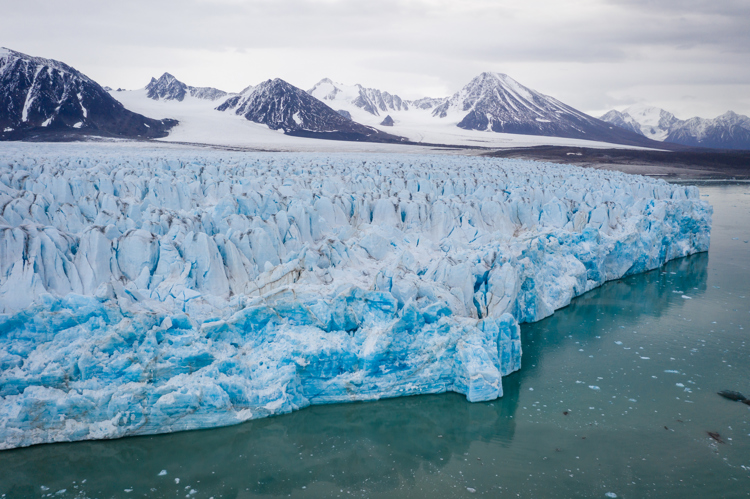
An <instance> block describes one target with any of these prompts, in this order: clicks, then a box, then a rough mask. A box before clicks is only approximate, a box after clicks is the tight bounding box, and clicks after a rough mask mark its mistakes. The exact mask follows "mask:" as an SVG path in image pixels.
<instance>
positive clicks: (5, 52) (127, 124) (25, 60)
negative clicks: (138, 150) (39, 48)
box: [0, 48, 177, 140]
mask: <svg viewBox="0 0 750 499" xmlns="http://www.w3.org/2000/svg"><path fill="white" fill-rule="evenodd" d="M176 124H177V122H176V121H174V120H154V119H151V118H147V117H145V116H142V115H140V114H136V113H133V112H131V111H128V110H127V109H125V107H124V106H123V105H122V104H121V103H120V102H118V101H117V100H116V99H114V98H113V97H111V96H110V94H109V93H107V91H106V90H104V89H103V88H102V87H101V86H100V85H99V84H98V83H96V82H95V81H94V80H92V79H90V78H89V77H87V76H86V75H84V74H82V73H80V72H79V71H76V70H75V69H73V68H72V67H70V66H68V65H67V64H64V63H62V62H59V61H54V60H51V59H42V58H41V57H31V56H28V55H26V54H22V53H20V52H15V51H13V50H9V49H5V48H0V140H20V139H30V138H34V137H42V138H43V137H51V136H53V135H57V136H66V137H71V136H72V137H76V136H83V135H99V136H105V137H121V138H133V139H137V138H141V139H145V138H159V137H166V136H167V135H168V132H169V130H170V129H171V128H172V127H173V126H175V125H176Z"/></svg>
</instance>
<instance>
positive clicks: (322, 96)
mask: <svg viewBox="0 0 750 499" xmlns="http://www.w3.org/2000/svg"><path fill="white" fill-rule="evenodd" d="M307 93H308V94H310V95H312V96H313V97H315V98H316V99H319V100H321V101H323V102H324V103H326V104H328V105H329V106H330V107H336V105H335V104H333V103H334V102H335V101H341V102H346V103H351V104H354V105H355V106H357V107H358V108H360V109H363V110H365V111H367V112H368V113H370V114H372V115H374V116H380V112H381V111H382V112H384V113H387V112H388V111H408V110H409V103H408V101H405V100H404V99H402V98H401V97H399V96H398V95H394V94H390V93H388V92H383V91H380V90H377V89H375V88H365V87H363V86H362V85H360V84H359V83H357V84H356V85H344V84H341V83H334V82H333V81H331V80H330V79H329V78H323V79H322V80H320V81H319V82H318V83H316V84H315V86H314V87H313V88H311V89H310V90H308V91H307Z"/></svg>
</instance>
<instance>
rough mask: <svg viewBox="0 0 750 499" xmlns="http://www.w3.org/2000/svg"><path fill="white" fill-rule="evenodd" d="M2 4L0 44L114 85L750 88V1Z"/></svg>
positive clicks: (555, 91) (411, 89) (608, 96)
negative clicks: (166, 76) (331, 80)
mask: <svg viewBox="0 0 750 499" xmlns="http://www.w3.org/2000/svg"><path fill="white" fill-rule="evenodd" d="M0 11H2V12H3V16H2V18H0V33H2V35H1V36H2V39H0V44H2V45H7V46H9V47H11V48H14V49H17V50H21V51H27V52H29V53H33V54H35V55H40V56H45V57H54V58H58V59H61V60H64V61H66V62H69V63H71V64H73V65H74V66H76V67H77V68H78V69H80V70H82V71H84V72H85V73H87V74H89V75H90V76H92V77H95V78H99V79H103V80H106V83H107V84H110V85H117V86H130V87H133V86H142V85H145V83H146V82H147V81H148V78H149V77H150V76H152V75H155V74H156V73H159V72H160V71H163V70H169V71H171V72H174V73H176V74H178V75H179V74H184V75H185V76H184V77H183V78H184V79H186V80H189V79H191V78H192V79H194V80H200V81H188V83H194V84H201V85H212V86H217V87H220V88H225V89H227V90H238V89H240V88H242V87H243V86H245V85H247V84H248V83H257V82H258V81H260V80H262V79H266V78H270V77H275V76H280V77H284V78H286V79H288V80H290V82H292V83H295V84H297V85H300V86H303V87H305V86H306V85H311V84H312V83H314V82H315V81H317V80H318V79H320V78H322V77H324V76H331V77H333V76H335V75H339V77H340V78H341V79H346V82H349V83H353V82H354V81H358V82H360V83H362V84H365V85H371V86H375V85H379V86H382V87H384V88H386V89H388V90H390V91H393V92H399V93H402V94H405V95H408V94H412V95H413V94H414V93H415V92H416V91H418V90H419V89H421V88H424V89H429V90H430V91H432V92H433V93H434V92H436V91H438V90H440V89H442V90H443V93H444V94H449V93H452V92H453V91H455V90H457V89H458V88H459V87H460V86H461V85H462V84H463V83H465V82H466V81H468V79H470V78H471V77H472V76H474V75H475V74H476V73H478V72H480V71H484V70H492V71H502V72H507V73H509V74H511V76H514V77H516V78H517V79H519V80H520V81H521V82H522V83H524V84H527V85H529V86H531V87H534V86H539V87H541V88H540V90H543V91H544V92H545V93H549V94H551V95H554V96H556V97H558V98H561V99H563V100H564V99H566V98H567V99H572V101H569V103H570V104H571V105H576V106H578V107H581V108H583V109H584V110H586V109H597V108H598V106H601V105H606V103H608V102H619V100H621V99H623V98H622V97H617V98H615V97H613V95H615V94H617V95H624V94H626V93H627V92H625V89H628V88H629V89H632V90H633V92H635V91H636V90H635V89H636V88H642V91H644V92H647V91H653V90H652V89H653V88H656V87H658V88H662V87H665V86H666V87H671V88H672V89H673V91H674V95H696V96H697V97H698V100H699V101H700V100H701V99H703V101H709V100H712V99H713V100H715V101H716V107H717V108H718V107H719V106H720V105H721V106H723V105H724V104H725V102H724V101H722V103H721V104H720V103H719V100H718V99H716V96H715V95H711V94H712V92H710V88H711V87H712V86H716V87H719V86H722V85H724V86H726V85H733V86H739V87H741V88H743V89H744V90H745V92H746V93H750V92H748V90H750V75H748V71H747V70H745V69H744V68H747V67H750V30H748V29H747V26H750V2H747V1H746V0H742V1H732V0H729V1H722V2H720V1H702V0H687V1H677V0H660V1H651V0H628V1H625V0H598V1H591V2H575V1H572V2H559V1H556V0H529V1H527V2H523V3H519V2H510V1H505V0H501V1H497V0H466V1H462V2H455V1H447V0H383V1H377V2H365V1H348V0H285V1H278V0H276V1H271V0H263V1H240V0H203V1H199V0H188V1H182V2H179V1H176V0H167V1H160V2H152V1H146V0H134V1H130V2H101V1H93V0H70V1H68V2H65V3H61V2H53V1H42V0H25V1H23V2H17V1H15V0H14V1H10V0H0ZM572 68H575V71H574V72H573V71H572ZM157 76H158V75H157ZM120 82H122V83H120ZM639 84H640V87H639ZM696 87H699V88H700V89H702V90H700V92H697V91H693V89H694V88H696ZM646 89H651V90H646ZM629 95H632V96H633V97H632V98H635V99H644V100H648V99H649V95H646V94H644V95H636V94H635V93H631V94H629ZM653 98H657V95H656V93H654V94H653ZM737 102H738V104H737V108H736V110H737V111H738V112H745V113H750V109H749V108H748V107H749V106H750V104H748V103H747V102H746V101H744V100H742V99H738V101H737ZM623 104H626V103H623ZM683 105H685V104H684V102H683ZM743 106H744V107H743ZM709 107H710V106H709ZM722 112H723V111H722Z"/></svg>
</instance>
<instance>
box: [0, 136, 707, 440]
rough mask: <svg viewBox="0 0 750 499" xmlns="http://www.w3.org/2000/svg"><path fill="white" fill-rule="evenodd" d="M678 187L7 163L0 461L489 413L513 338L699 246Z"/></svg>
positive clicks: (511, 171)
mask: <svg viewBox="0 0 750 499" xmlns="http://www.w3.org/2000/svg"><path fill="white" fill-rule="evenodd" d="M711 216H712V208H711V206H710V205H709V204H708V203H706V202H705V201H702V200H701V199H700V195H699V192H698V189H697V188H696V187H692V186H681V185H671V184H668V183H667V182H665V181H663V180H658V179H653V178H648V177H641V176H632V175H626V174H623V173H619V172H613V171H601V170H596V169H583V168H578V167H573V166H565V165H558V164H549V163H537V162H530V161H521V160H508V159H496V158H485V157H471V156H459V155H448V154H445V155H434V156H426V155H414V154H351V153H340V154H336V153H331V154H321V153H260V152H258V153H239V152H229V151H211V150H200V149H189V148H168V147H159V146H148V147H147V146H142V147H138V148H133V147H124V146H117V145H107V146H102V145H96V144H88V145H86V147H85V148H84V147H73V146H70V145H48V144H33V145H30V144H25V145H23V144H21V145H5V146H4V147H3V148H2V149H0V449H9V448H15V447H22V446H28V445H33V444H39V443H47V442H60V441H75V440H85V439H103V438H117V437H123V436H130V435H144V434H155V433H163V432H172V431H179V430H189V429H197V428H207V427H216V426H222V425H231V424H237V423H240V422H242V421H246V420H249V419H253V418H260V417H265V416H270V415H275V414H283V413H287V412H290V411H293V410H296V409H300V408H303V407H306V406H308V405H311V404H325V403H339V402H349V401H365V400H377V399H380V398H383V397H396V396H404V395H414V394H425V393H441V392H446V391H454V392H458V393H462V394H465V395H466V397H467V399H468V400H469V401H472V402H476V401H487V400H493V399H496V398H498V397H501V396H502V393H503V391H502V377H503V376H505V375H507V374H509V373H511V372H513V371H515V370H518V369H520V367H521V338H520V328H519V324H520V323H523V322H531V321H537V320H540V319H542V318H544V317H547V316H549V315H551V314H552V313H553V312H554V311H555V310H556V309H559V308H560V307H564V306H566V305H567V304H569V303H570V301H571V299H572V298H574V297H576V296H578V295H580V294H582V293H585V292H586V291H589V290H591V289H593V288H595V287H597V286H600V285H601V284H603V283H604V282H606V281H608V280H612V279H618V278H620V277H622V276H625V275H628V274H634V273H639V272H644V271H647V270H650V269H654V268H657V267H659V266H660V265H662V264H664V263H665V262H667V261H669V260H671V259H674V258H678V257H683V256H686V255H689V254H692V253H696V252H702V251H707V250H708V247H709V243H710V230H711Z"/></svg>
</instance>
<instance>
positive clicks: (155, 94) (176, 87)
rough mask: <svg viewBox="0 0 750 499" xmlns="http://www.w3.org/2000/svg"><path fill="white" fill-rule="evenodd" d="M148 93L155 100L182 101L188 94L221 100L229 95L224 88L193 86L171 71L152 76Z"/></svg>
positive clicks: (197, 97)
mask: <svg viewBox="0 0 750 499" xmlns="http://www.w3.org/2000/svg"><path fill="white" fill-rule="evenodd" d="M146 92H147V93H146V95H147V96H148V98H149V99H154V100H159V99H161V100H176V101H180V102H182V100H183V99H184V98H185V96H186V95H189V96H191V97H195V98H196V99H206V100H213V101H215V100H219V99H221V98H224V97H226V96H227V95H229V94H228V93H227V92H224V91H223V90H219V89H218V88H213V87H191V86H189V85H186V84H184V83H182V82H181V81H180V80H178V79H177V78H175V77H174V76H172V75H171V74H169V73H164V74H163V75H161V76H160V77H159V79H158V80H157V79H156V78H151V82H150V83H149V84H148V85H146Z"/></svg>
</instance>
